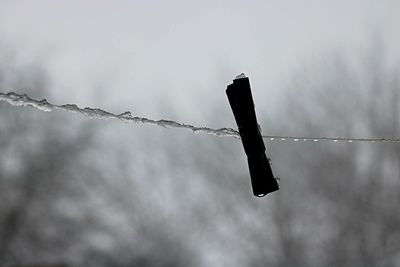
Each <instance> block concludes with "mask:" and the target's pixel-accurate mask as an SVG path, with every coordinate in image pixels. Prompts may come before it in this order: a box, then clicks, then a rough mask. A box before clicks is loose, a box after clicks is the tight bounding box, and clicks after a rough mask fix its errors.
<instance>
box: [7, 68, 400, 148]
mask: <svg viewBox="0 0 400 267" xmlns="http://www.w3.org/2000/svg"><path fill="white" fill-rule="evenodd" d="M243 78H246V76H245V75H244V74H243V73H242V74H240V75H238V76H236V79H243ZM0 101H5V102H7V103H9V104H11V105H13V106H30V107H33V108H36V109H39V110H41V111H46V112H49V111H53V110H55V109H59V110H64V111H69V112H74V113H78V114H80V115H83V116H86V117H88V118H91V119H103V120H108V119H117V120H120V121H123V122H128V123H137V124H138V123H143V124H153V125H156V126H160V127H163V128H181V129H187V130H191V131H192V132H193V133H204V134H211V135H215V136H229V137H234V138H237V139H240V135H239V132H238V131H237V130H234V129H232V128H219V129H212V128H208V127H197V126H193V125H190V124H184V123H179V122H176V121H172V120H165V119H161V120H153V119H149V118H145V117H135V116H133V115H132V113H131V112H130V111H125V112H123V113H120V114H114V113H111V112H109V111H106V110H102V109H99V108H90V107H86V108H80V107H78V106H77V105H75V104H64V105H56V104H52V103H49V102H48V101H47V100H46V99H42V100H36V99H33V98H30V97H29V96H27V95H26V94H17V93H15V92H10V93H6V94H5V93H1V92H0ZM260 131H261V128H260ZM262 137H263V138H268V139H269V140H271V141H273V140H281V141H286V140H293V141H295V142H296V141H300V140H303V141H314V142H318V141H333V142H335V143H336V142H339V141H341V142H349V143H352V142H371V143H373V142H395V143H400V139H396V138H343V137H301V136H279V135H262Z"/></svg>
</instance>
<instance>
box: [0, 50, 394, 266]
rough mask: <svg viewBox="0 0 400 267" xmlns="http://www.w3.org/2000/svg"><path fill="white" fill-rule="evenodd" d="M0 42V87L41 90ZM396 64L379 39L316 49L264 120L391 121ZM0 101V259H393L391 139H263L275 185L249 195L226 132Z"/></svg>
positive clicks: (115, 262) (352, 128) (298, 131)
mask: <svg viewBox="0 0 400 267" xmlns="http://www.w3.org/2000/svg"><path fill="white" fill-rule="evenodd" d="M1 48H2V49H1V52H0V88H1V90H2V91H3V92H4V91H7V90H8V89H10V90H15V91H17V92H19V93H21V92H26V93H28V94H30V95H32V96H34V97H37V98H40V97H42V96H49V95H50V96H51V93H52V91H51V89H50V87H49V81H48V77H47V75H46V72H45V70H44V69H43V68H41V65H40V64H38V63H33V64H19V63H18V62H19V60H18V54H17V53H15V51H13V50H12V49H7V48H6V47H5V46H4V45H3V46H2V47H1ZM6 63H7V64H6ZM398 70H399V69H395V68H394V67H392V66H391V67H390V66H388V65H387V64H386V61H385V53H384V49H383V47H382V46H380V45H379V42H377V43H376V45H374V46H373V47H372V48H371V50H370V51H369V52H368V53H366V54H365V55H364V56H354V55H352V56H349V55H347V54H345V53H343V54H341V53H338V54H333V55H330V56H327V57H326V58H324V59H323V60H322V61H321V62H320V63H317V64H314V65H313V64H312V65H310V66H309V68H308V69H307V68H305V69H304V68H303V69H302V70H300V71H298V72H297V74H296V75H294V77H293V79H292V80H291V82H290V83H289V84H288V86H287V88H286V89H285V90H284V91H283V93H282V95H284V96H285V97H284V98H282V99H280V101H281V104H280V106H281V107H282V109H281V110H280V111H279V112H278V113H279V114H281V117H280V118H276V119H274V123H273V124H272V125H271V123H269V125H268V129H275V131H276V133H277V134H280V133H282V134H293V135H305V136H348V137H353V136H361V137H398V136H399V135H400V133H399V126H398V108H399V106H398V98H399V89H400V88H399V86H400V85H399V80H398V77H399V71H398ZM256 103H257V104H258V105H261V104H262V99H261V100H260V99H259V100H256ZM227 109H229V106H228V105H227ZM0 111H1V112H0V131H1V132H0V150H1V154H0V265H1V266H20V267H22V266H38V267H39V266H41V267H45V266H48V267H50V266H121V267H122V266H204V265H214V266H220V265H228V264H229V265H230V266H282V267H284V266H398V265H399V264H400V214H399V213H398V212H397V206H398V203H399V200H400V179H399V174H400V165H399V156H398V155H399V153H400V146H399V145H397V144H381V143H379V144H378V143H377V144H365V143H344V144H343V143H322V142H319V143H315V142H312V143H306V142H304V143H303V142H297V143H295V142H281V143H278V142H271V143H270V142H267V147H268V151H269V153H270V156H272V163H273V165H272V167H273V169H274V173H275V174H276V175H278V176H280V177H281V178H282V180H281V190H280V191H279V192H277V193H274V194H271V195H268V196H267V197H265V198H262V199H257V198H254V197H253V196H252V195H251V189H250V182H249V177H248V173H247V172H248V170H247V163H246V159H245V155H244V152H243V151H242V147H241V143H240V142H239V141H237V140H233V139H230V138H216V137H213V136H202V135H198V136H197V135H192V134H191V133H186V132H184V131H176V130H169V131H167V130H165V129H155V128H151V127H135V126H132V125H120V124H119V123H118V122H116V123H114V122H107V123H105V122H104V121H99V122H97V121H89V120H87V119H81V118H77V117H75V116H73V115H71V114H59V113H57V112H51V113H48V114H44V113H42V112H36V111H34V110H32V109H31V108H15V107H11V106H9V105H8V104H7V103H0ZM173 111H174V110H173V109H172V110H169V113H170V114H172V115H173ZM210 119H211V120H217V121H218V120H219V119H220V118H218V117H213V118H210ZM232 120H233V118H232ZM222 124H223V123H222ZM260 124H261V125H263V124H264V123H263V122H262V121H260ZM223 125H224V124H223Z"/></svg>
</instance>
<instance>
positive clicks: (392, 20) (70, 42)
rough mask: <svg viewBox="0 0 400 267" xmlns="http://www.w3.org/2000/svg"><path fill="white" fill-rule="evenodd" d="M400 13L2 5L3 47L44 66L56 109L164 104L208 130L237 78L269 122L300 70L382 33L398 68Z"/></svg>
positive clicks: (293, 4) (221, 4)
mask: <svg viewBox="0 0 400 267" xmlns="http://www.w3.org/2000/svg"><path fill="white" fill-rule="evenodd" d="M399 11H400V2H399V1H395V0H393V1H376V0H359V1H355V0H352V1H348V0H347V1H345V0H339V1H324V0H307V1H288V0H285V1H231V0H230V1H208V0H203V1H94V0H91V1H76V0H73V1H50V0H47V1H45V0H37V1H14V0H13V1H8V0H1V1H0V38H2V39H3V40H5V41H6V42H8V43H10V44H13V45H14V44H16V47H20V48H22V52H23V56H24V57H26V60H29V58H34V57H38V56H39V57H41V56H43V57H44V58H45V62H46V64H47V65H46V66H47V67H48V69H49V71H50V73H51V74H52V75H51V77H52V80H53V85H54V87H53V88H54V96H53V97H54V100H55V101H56V102H60V103H64V102H75V103H77V104H80V105H84V106H85V105H92V106H99V107H103V108H112V109H113V111H115V112H118V111H124V110H132V111H133V112H134V113H137V114H139V115H144V116H151V117H155V118H162V117H163V116H164V114H163V111H162V108H159V107H158V106H159V105H160V101H161V102H164V103H163V105H166V106H169V105H171V106H174V107H176V108H177V109H179V110H182V111H184V112H183V113H182V114H180V115H179V116H180V118H179V119H181V120H183V121H184V122H188V123H190V122H193V123H198V124H208V122H207V121H205V119H204V117H203V116H202V114H203V113H204V110H207V109H211V108H212V105H226V104H227V102H226V99H225V98H226V97H225V93H224V89H225V86H226V85H227V84H228V83H229V82H230V81H231V80H232V79H233V77H234V76H235V75H236V74H238V73H240V72H245V73H246V74H247V75H248V76H250V79H251V82H252V85H253V91H254V92H253V94H254V95H255V102H256V105H257V109H258V113H259V114H263V113H264V112H265V111H267V110H268V108H269V107H271V105H274V104H279V103H275V102H274V96H276V95H277V94H278V95H279V93H280V91H279V89H280V88H281V87H282V85H284V84H285V82H286V81H287V80H288V79H290V77H291V75H292V72H293V71H294V70H296V69H298V68H299V67H300V66H301V64H303V63H304V62H311V61H312V60H314V59H318V58H319V57H320V56H322V55H324V53H327V52H329V51H336V50H348V51H361V50H362V49H365V48H366V44H367V42H368V41H369V40H371V36H372V34H373V33H374V32H376V31H379V32H380V33H381V35H382V37H383V39H384V41H385V43H386V45H387V49H388V51H389V53H390V55H391V58H394V59H398V58H399V52H397V51H396V50H397V49H396V48H397V47H400V37H399V34H398V27H397V26H398V25H400V16H399ZM160 97H162V98H161V99H162V100H160ZM199 100H201V101H202V102H200V101H199ZM118 109H120V110H118ZM225 111H226V112H227V114H228V112H230V110H229V107H228V106H227V108H226V109H224V110H223V112H225ZM229 116H231V114H229ZM261 116H263V115H261ZM227 124H229V125H223V126H234V125H233V119H232V120H231V121H229V122H227ZM221 126H222V125H221Z"/></svg>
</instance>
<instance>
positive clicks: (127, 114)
mask: <svg viewBox="0 0 400 267" xmlns="http://www.w3.org/2000/svg"><path fill="white" fill-rule="evenodd" d="M118 116H121V117H124V118H132V114H131V112H130V111H125V112H124V113H121V114H119V115H118Z"/></svg>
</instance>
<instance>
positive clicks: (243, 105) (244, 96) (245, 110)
mask: <svg viewBox="0 0 400 267" xmlns="http://www.w3.org/2000/svg"><path fill="white" fill-rule="evenodd" d="M226 94H227V96H228V100H229V103H230V105H231V108H232V111H233V115H234V116H235V120H236V124H237V125H238V127H239V133H240V137H241V139H242V143H243V147H244V151H245V152H246V155H247V162H248V164H249V170H250V177H251V184H252V187H253V193H254V195H255V196H257V197H263V196H265V195H266V194H268V193H271V192H274V191H276V190H279V185H278V182H277V180H276V178H275V177H274V175H273V174H272V169H271V166H270V164H269V160H268V159H267V156H266V155H265V146H264V142H263V140H262V137H261V132H260V128H259V125H258V124H257V118H256V112H255V109H254V102H253V97H252V95H251V89H250V82H249V78H247V77H246V76H245V75H244V74H243V73H242V74H240V75H238V76H237V77H236V78H235V80H233V83H232V84H230V85H228V88H227V89H226Z"/></svg>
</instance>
